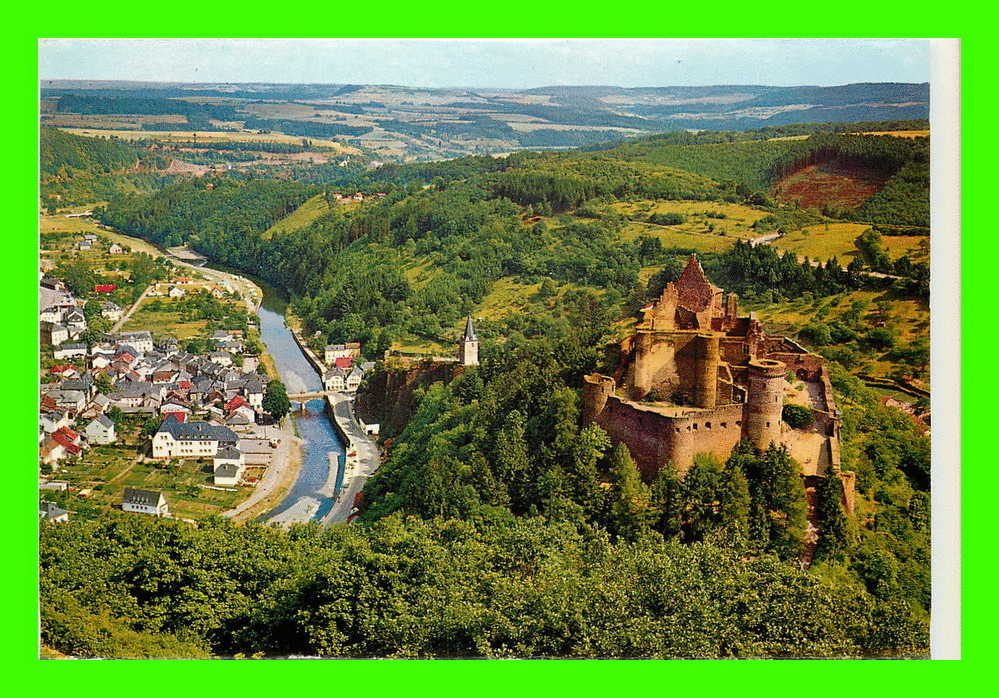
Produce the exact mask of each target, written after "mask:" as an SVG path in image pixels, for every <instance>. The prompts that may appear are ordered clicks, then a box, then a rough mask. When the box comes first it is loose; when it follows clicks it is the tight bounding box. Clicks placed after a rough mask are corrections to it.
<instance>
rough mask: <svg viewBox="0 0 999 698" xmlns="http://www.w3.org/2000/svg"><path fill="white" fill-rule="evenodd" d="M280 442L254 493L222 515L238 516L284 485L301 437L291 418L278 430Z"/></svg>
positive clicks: (285, 420)
mask: <svg viewBox="0 0 999 698" xmlns="http://www.w3.org/2000/svg"><path fill="white" fill-rule="evenodd" d="M278 436H279V438H280V442H279V443H278V447H277V448H276V449H274V453H273V455H272V457H271V464H270V465H268V466H267V469H266V470H265V471H264V476H263V477H262V478H260V482H258V483H257V486H256V487H254V488H253V494H251V495H250V496H249V498H248V499H246V500H244V501H242V502H240V503H239V504H238V505H236V506H235V507H234V508H232V509H229V510H228V511H224V512H222V516H225V517H228V518H233V519H234V518H238V517H239V516H240V515H241V514H243V512H245V511H247V510H248V509H251V508H252V507H254V506H256V505H257V504H258V503H260V502H261V501H263V500H264V499H266V498H267V497H269V496H270V495H271V494H272V493H273V492H274V490H275V489H277V488H278V487H280V486H282V484H283V482H284V479H285V472H286V471H287V470H288V469H289V468H290V467H292V465H293V463H292V459H293V457H294V456H295V453H294V451H293V447H294V446H295V445H297V444H298V443H299V441H300V439H299V438H298V437H297V436H295V430H294V428H293V427H292V424H291V418H290V417H288V418H286V419H284V420H283V424H282V425H281V428H280V430H279V432H278Z"/></svg>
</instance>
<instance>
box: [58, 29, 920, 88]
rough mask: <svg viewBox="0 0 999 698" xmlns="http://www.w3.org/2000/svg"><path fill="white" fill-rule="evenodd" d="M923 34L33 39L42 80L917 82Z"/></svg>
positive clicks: (485, 84)
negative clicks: (847, 36)
mask: <svg viewBox="0 0 999 698" xmlns="http://www.w3.org/2000/svg"><path fill="white" fill-rule="evenodd" d="M929 58H930V46H929V41H927V40H925V39H700V40H699V39H500V40H481V39H470V40H440V39H434V40H413V39H410V40H405V39H42V40H40V41H39V77H40V79H42V80H54V79H81V80H138V81H156V82H205V83H218V82H268V83H326V84H343V83H354V84H357V83H360V84H392V85H408V86H413V87H477V88H508V89H523V88H530V87H541V86H547V85H615V86H619V87H643V86H645V87H649V86H675V85H740V84H741V85H749V84H752V85H842V84H846V83H852V82H928V81H929V70H930V68H929V64H930V61H929Z"/></svg>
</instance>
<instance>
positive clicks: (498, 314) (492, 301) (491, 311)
mask: <svg viewBox="0 0 999 698" xmlns="http://www.w3.org/2000/svg"><path fill="white" fill-rule="evenodd" d="M539 288H541V284H540V283H537V284H520V283H517V282H516V281H514V280H513V279H512V278H510V277H504V278H502V279H499V280H497V281H494V282H493V284H492V286H491V287H490V289H489V293H488V294H487V295H486V297H485V298H483V299H482V302H481V303H480V304H479V307H478V308H476V309H475V317H477V318H483V319H487V320H498V319H500V318H502V317H505V316H506V315H509V314H510V313H516V312H520V311H522V310H523V309H524V307H525V306H526V305H527V304H528V303H529V301H530V298H531V297H532V296H534V295H535V294H536V293H537V292H538V289H539Z"/></svg>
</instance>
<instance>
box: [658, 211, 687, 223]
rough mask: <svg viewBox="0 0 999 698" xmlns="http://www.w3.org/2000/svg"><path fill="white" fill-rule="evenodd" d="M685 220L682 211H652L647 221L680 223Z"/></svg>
mask: <svg viewBox="0 0 999 698" xmlns="http://www.w3.org/2000/svg"><path fill="white" fill-rule="evenodd" d="M686 222H687V217H686V216H685V215H683V214H682V213H653V214H652V215H651V216H649V223H653V224H654V225H681V224H683V223H686Z"/></svg>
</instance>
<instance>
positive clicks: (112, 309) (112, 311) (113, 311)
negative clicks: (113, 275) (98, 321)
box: [101, 301, 123, 322]
mask: <svg viewBox="0 0 999 698" xmlns="http://www.w3.org/2000/svg"><path fill="white" fill-rule="evenodd" d="M122 312H123V311H122V309H121V306H119V305H118V304H117V303H112V302H111V301H105V302H104V303H103V304H102V305H101V315H102V316H103V317H105V318H107V319H108V320H110V321H111V322H118V321H119V320H121V316H122Z"/></svg>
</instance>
